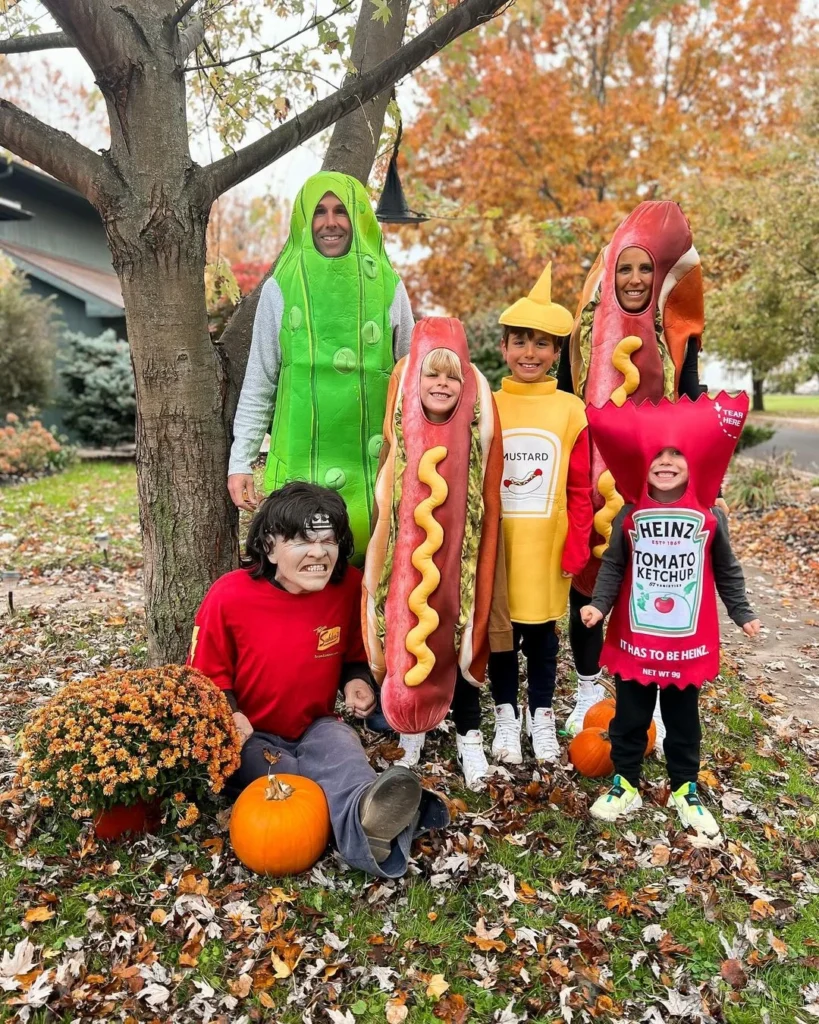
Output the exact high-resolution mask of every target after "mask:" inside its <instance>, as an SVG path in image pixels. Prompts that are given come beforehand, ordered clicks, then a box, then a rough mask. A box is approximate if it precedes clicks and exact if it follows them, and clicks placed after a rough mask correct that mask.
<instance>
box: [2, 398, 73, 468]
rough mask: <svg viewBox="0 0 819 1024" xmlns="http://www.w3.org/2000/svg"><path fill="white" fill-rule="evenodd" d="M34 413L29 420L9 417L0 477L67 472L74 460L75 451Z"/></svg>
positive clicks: (27, 418) (28, 417) (4, 428)
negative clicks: (47, 428)
mask: <svg viewBox="0 0 819 1024" xmlns="http://www.w3.org/2000/svg"><path fill="white" fill-rule="evenodd" d="M32 416H33V410H30V414H29V415H28V416H27V417H26V418H25V419H22V420H21V419H20V417H19V416H17V415H16V414H15V413H13V412H10V413H7V414H6V425H5V427H0V478H3V477H25V476H35V475H37V474H40V473H50V472H54V471H55V470H59V469H65V467H66V466H67V465H69V463H71V462H72V461H73V459H74V450H73V449H72V448H69V447H66V446H65V445H63V444H60V442H59V440H58V439H57V438H56V437H55V436H54V434H52V433H51V431H49V430H46V428H45V427H44V426H43V425H42V423H40V421H39V420H36V419H33V418H32Z"/></svg>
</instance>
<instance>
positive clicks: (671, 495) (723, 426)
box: [581, 392, 760, 839]
mask: <svg viewBox="0 0 819 1024" xmlns="http://www.w3.org/2000/svg"><path fill="white" fill-rule="evenodd" d="M587 413H588V417H589V424H590V426H591V430H592V434H593V437H594V441H595V444H596V445H597V447H598V448H599V450H600V453H601V455H602V456H603V459H604V460H605V463H606V465H607V466H608V467H609V469H610V470H611V471H612V473H613V474H614V479H615V481H616V483H617V489H618V490H619V491H620V493H621V494H622V495H623V498H624V500H625V504H624V506H623V508H622V509H621V511H620V512H619V513H618V515H617V517H616V519H615V520H614V523H613V526H612V533H611V540H610V542H609V546H608V548H607V550H606V552H605V554H604V556H603V561H602V564H601V566H600V571H599V573H598V575H597V581H596V583H595V587H594V594H593V596H592V599H591V603H590V604H587V605H585V606H584V607H583V608H582V609H581V618H582V620H583V623H584V624H585V625H586V626H587V627H588V628H594V627H595V626H596V625H597V624H598V623H600V622H601V621H602V620H603V619H604V618H605V616H606V615H607V614H608V613H609V611H611V613H612V614H611V619H610V621H609V626H608V630H607V632H606V639H605V642H604V645H603V654H602V657H601V661H602V663H603V664H604V665H605V666H606V667H607V668H608V669H609V671H610V672H612V673H613V674H614V678H615V684H616V687H617V710H616V712H615V715H614V718H613V719H612V722H611V725H610V726H609V735H610V737H611V752H612V760H613V761H614V771H615V775H614V781H613V784H612V786H611V789H609V791H608V792H607V793H604V794H603V795H602V796H600V797H599V798H598V799H597V800H596V801H595V803H594V805H593V806H592V808H591V814H592V816H593V817H595V818H599V819H601V820H603V821H616V820H618V819H620V818H624V817H626V816H628V815H630V814H633V813H634V812H635V811H637V810H638V809H639V808H640V807H641V805H642V800H641V798H640V793H639V790H638V787H639V784H640V771H641V767H642V763H643V756H644V754H645V750H646V746H647V743H648V729H649V725H650V724H651V717H652V712H653V710H654V706H655V703H656V700H657V691H658V689H659V696H660V706H661V709H662V714H663V720H664V721H665V724H666V730H667V732H666V736H665V740H664V743H663V748H664V753H665V757H666V763H667V764H668V772H669V776H670V779H671V796H670V797H669V800H668V806H669V807H674V808H676V810H677V813H678V814H679V816H680V819H681V820H682V823H683V825H684V826H685V827H687V828H693V829H694V830H695V831H696V832H697V834H698V835H700V836H704V837H706V838H707V839H715V838H716V837H718V836H719V826H718V825H717V822H716V821H715V819H714V816H713V815H712V814H711V812H710V811H709V810H707V809H706V808H705V807H703V805H702V803H701V801H700V798H699V794H698V793H697V777H698V774H699V770H700V742H701V737H702V732H701V728H700V718H699V691H700V687H701V686H702V684H703V683H704V682H706V681H708V680H711V679H714V678H715V677H716V676H717V674H718V673H719V620H718V618H717V602H716V594H717V593H719V596H720V598H721V599H722V601H723V603H724V605H725V607H726V609H727V610H728V614H729V615H730V616H731V618H732V619H733V620H734V622H735V623H736V624H737V625H738V626H740V627H741V628H742V630H743V632H744V633H746V634H747V635H748V636H756V635H757V633H758V632H759V629H760V623H759V619H757V618H756V616H755V615H754V612H753V611H752V610H751V606H750V605H749V604H748V598H747V596H746V594H745V580H744V577H743V574H742V568H741V566H740V564H739V562H738V561H737V560H736V557H735V556H734V553H733V551H732V550H731V543H730V540H729V537H728V523H727V519H726V517H725V513H724V512H723V511H722V509H720V508H718V507H716V501H717V494H718V493H719V486H720V482H721V480H722V478H723V476H724V474H725V470H726V469H727V467H728V462H729V461H730V458H731V456H732V455H733V452H734V448H735V447H736V443H737V439H738V438H739V435H740V432H741V430H742V425H743V423H744V422H745V417H746V415H747V413H748V396H747V395H746V394H741V395H739V396H738V397H736V398H732V397H730V396H729V395H727V394H725V392H722V393H721V394H719V395H718V396H717V397H716V398H714V399H711V398H708V397H707V396H706V395H702V396H700V398H699V399H698V400H697V401H696V402H692V401H691V400H690V399H688V398H685V397H684V398H681V399H680V400H679V402H676V403H671V402H669V401H668V399H665V398H664V399H662V400H661V401H660V403H659V404H658V405H653V404H651V403H649V402H644V403H643V404H642V405H639V406H638V405H635V404H634V403H633V402H631V401H629V402H626V404H625V405H624V406H623V407H622V408H619V409H618V408H617V407H616V406H615V405H614V404H613V403H611V402H609V403H607V404H606V405H605V406H604V407H603V408H602V409H597V408H594V407H593V406H589V408H588V409H587Z"/></svg>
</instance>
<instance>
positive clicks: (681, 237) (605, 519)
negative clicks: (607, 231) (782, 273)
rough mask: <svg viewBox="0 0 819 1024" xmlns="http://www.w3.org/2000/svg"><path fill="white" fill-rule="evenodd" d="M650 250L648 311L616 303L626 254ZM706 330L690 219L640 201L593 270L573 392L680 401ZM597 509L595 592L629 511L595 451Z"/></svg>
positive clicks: (577, 325) (595, 398)
mask: <svg viewBox="0 0 819 1024" xmlns="http://www.w3.org/2000/svg"><path fill="white" fill-rule="evenodd" d="M630 246H639V247H640V248H641V249H645V250H646V252H647V253H648V254H649V255H650V256H651V258H652V260H653V262H654V281H653V286H652V296H651V301H650V302H649V304H648V306H647V307H646V308H645V310H643V312H641V313H628V312H626V311H625V310H624V309H623V308H622V306H621V305H620V303H619V302H618V300H617V295H616V292H615V270H616V268H617V260H618V258H619V256H620V253H622V251H623V250H624V249H626V248H628V247H630ZM703 324H704V305H703V291H702V268H701V266H700V258H699V255H698V254H697V250H696V249H695V248H694V245H693V239H692V235H691V228H690V226H689V224H688V220H687V219H686V217H685V215H684V214H683V212H682V210H681V209H680V207H679V205H678V204H677V203H672V202H646V203H641V204H640V205H639V206H638V207H637V208H636V209H635V210H634V211H633V212H632V213H631V214H629V216H628V217H626V219H625V220H624V221H623V223H622V224H621V225H620V227H619V228H618V229H617V230H616V231H615V233H614V237H613V238H612V240H611V242H610V243H609V244H608V245H606V246H604V247H603V248H602V249H601V251H600V255H599V256H598V257H597V259H596V260H595V262H594V265H593V266H592V268H591V270H590V271H589V274H588V277H587V278H586V282H585V284H584V286H583V292H582V294H581V298H580V303H579V305H578V311H577V316H576V318H575V322H574V328H573V330H572V336H571V340H570V343H569V354H570V359H571V371H572V385H573V387H574V393H575V394H576V395H578V396H579V397H580V398H582V399H583V401H584V402H585V403H586V405H588V406H591V405H593V406H598V407H599V406H602V405H604V404H605V403H606V402H608V401H609V400H611V401H613V402H614V403H615V404H616V405H622V404H623V403H624V402H625V400H626V399H627V398H632V399H633V400H634V401H635V402H642V401H645V400H646V399H650V400H651V401H653V402H657V401H659V400H660V399H661V398H663V397H666V398H669V399H672V400H673V399H674V398H676V397H677V396H678V393H679V391H678V389H679V381H680V371H681V369H682V365H683V360H684V358H685V354H686V350H687V347H688V343H689V340H690V339H691V338H695V339H696V343H697V345H698V347H699V345H700V344H701V338H702V329H703ZM592 496H593V502H594V508H595V513H596V514H595V520H594V531H593V534H592V538H591V548H592V557H591V559H590V561H589V564H588V565H587V567H586V569H585V570H584V571H583V573H581V574H580V575H579V576H578V577H577V578H576V579H575V580H574V586H575V588H577V589H578V590H580V591H581V592H582V593H584V594H591V592H592V589H593V587H594V579H595V576H596V575H597V570H598V567H599V564H600V562H599V559H600V557H601V556H602V554H603V551H604V550H605V546H606V544H607V543H608V538H609V535H610V533H611V523H612V520H613V519H614V517H615V516H616V515H617V513H618V511H619V510H620V508H621V507H622V504H623V502H622V497H621V495H619V494H618V493H617V491H616V490H615V489H614V486H613V480H612V475H611V473H607V472H606V465H605V460H604V459H603V457H602V456H601V453H600V451H599V449H598V448H596V447H595V446H594V445H593V446H592Z"/></svg>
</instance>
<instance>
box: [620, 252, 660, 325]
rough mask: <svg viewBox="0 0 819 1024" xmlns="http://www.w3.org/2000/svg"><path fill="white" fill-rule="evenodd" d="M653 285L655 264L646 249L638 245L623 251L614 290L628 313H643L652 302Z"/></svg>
mask: <svg viewBox="0 0 819 1024" xmlns="http://www.w3.org/2000/svg"><path fill="white" fill-rule="evenodd" d="M653 283H654V263H653V261H652V259H651V257H650V256H649V254H648V253H647V252H646V251H645V249H641V248H639V246H636V245H630V246H629V247H628V248H627V249H623V251H622V252H621V253H620V256H619V257H618V259H617V270H616V271H615V274H614V289H615V292H616V294H617V301H618V302H619V303H620V305H621V306H622V307H623V309H624V310H625V311H626V312H627V313H642V311H643V310H644V309H645V308H646V306H647V305H648V304H649V302H651V286H652V284H653Z"/></svg>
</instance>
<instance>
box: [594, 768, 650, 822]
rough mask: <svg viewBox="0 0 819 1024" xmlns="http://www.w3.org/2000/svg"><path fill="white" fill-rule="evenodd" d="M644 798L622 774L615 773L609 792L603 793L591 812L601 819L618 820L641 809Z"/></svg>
mask: <svg viewBox="0 0 819 1024" xmlns="http://www.w3.org/2000/svg"><path fill="white" fill-rule="evenodd" d="M642 806H643V798H642V797H641V796H640V794H639V792H638V791H637V790H636V789H635V788H634V786H632V785H631V783H630V782H627V781H626V780H625V779H624V778H623V776H622V775H615V776H614V780H613V782H612V784H611V789H610V790H609V791H608V793H603V795H602V796H599V797H598V798H597V799H596V800H595V801H594V803H593V804H592V805H591V811H590V814H591V816H592V817H593V818H599V819H600V821H617V820H618V819H620V818H627V817H629V815H631V814H634V813H635V811H639V810H640V808H641V807H642Z"/></svg>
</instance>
